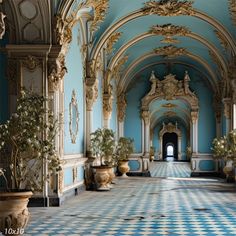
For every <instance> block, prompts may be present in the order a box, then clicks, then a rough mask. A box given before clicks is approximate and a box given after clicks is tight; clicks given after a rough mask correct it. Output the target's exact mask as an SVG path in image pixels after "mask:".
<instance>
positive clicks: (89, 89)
mask: <svg viewBox="0 0 236 236" xmlns="http://www.w3.org/2000/svg"><path fill="white" fill-rule="evenodd" d="M98 84H99V81H98V79H96V80H95V83H93V84H86V109H87V111H91V110H92V107H93V104H94V102H95V101H96V100H97V98H98Z"/></svg>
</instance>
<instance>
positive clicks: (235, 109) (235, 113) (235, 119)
mask: <svg viewBox="0 0 236 236" xmlns="http://www.w3.org/2000/svg"><path fill="white" fill-rule="evenodd" d="M233 129H236V104H233Z"/></svg>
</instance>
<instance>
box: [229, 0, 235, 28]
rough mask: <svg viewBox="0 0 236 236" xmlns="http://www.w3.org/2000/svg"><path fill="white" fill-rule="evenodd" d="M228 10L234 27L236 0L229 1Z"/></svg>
mask: <svg viewBox="0 0 236 236" xmlns="http://www.w3.org/2000/svg"><path fill="white" fill-rule="evenodd" d="M229 10H230V14H231V19H232V21H233V24H234V25H236V0H229Z"/></svg>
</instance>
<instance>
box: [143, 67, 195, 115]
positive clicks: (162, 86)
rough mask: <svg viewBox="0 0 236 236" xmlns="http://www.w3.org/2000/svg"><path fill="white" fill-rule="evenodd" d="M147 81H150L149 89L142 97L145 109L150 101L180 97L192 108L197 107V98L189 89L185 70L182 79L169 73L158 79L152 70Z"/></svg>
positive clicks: (188, 79)
mask: <svg viewBox="0 0 236 236" xmlns="http://www.w3.org/2000/svg"><path fill="white" fill-rule="evenodd" d="M149 81H150V82H151V83H152V85H151V89H150V91H149V92H148V93H147V94H146V96H145V97H144V98H143V99H142V109H143V110H147V109H148V107H149V104H150V103H151V101H154V100H156V99H166V100H173V99H177V98H182V99H184V100H185V101H186V102H188V103H189V104H190V105H191V108H192V109H194V110H197V109H198V98H197V96H196V95H195V94H194V93H193V92H192V91H191V90H190V89H189V81H190V78H189V75H188V72H187V71H186V72H185V76H184V78H183V80H177V79H176V78H175V75H172V74H169V75H167V76H165V77H164V80H159V79H158V78H156V77H155V74H154V72H152V74H151V76H150V79H149Z"/></svg>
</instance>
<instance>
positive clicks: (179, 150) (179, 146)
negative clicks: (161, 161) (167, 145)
mask: <svg viewBox="0 0 236 236" xmlns="http://www.w3.org/2000/svg"><path fill="white" fill-rule="evenodd" d="M181 142H182V137H181V136H179V137H178V160H181V159H182V155H181V154H182V153H181Z"/></svg>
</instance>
